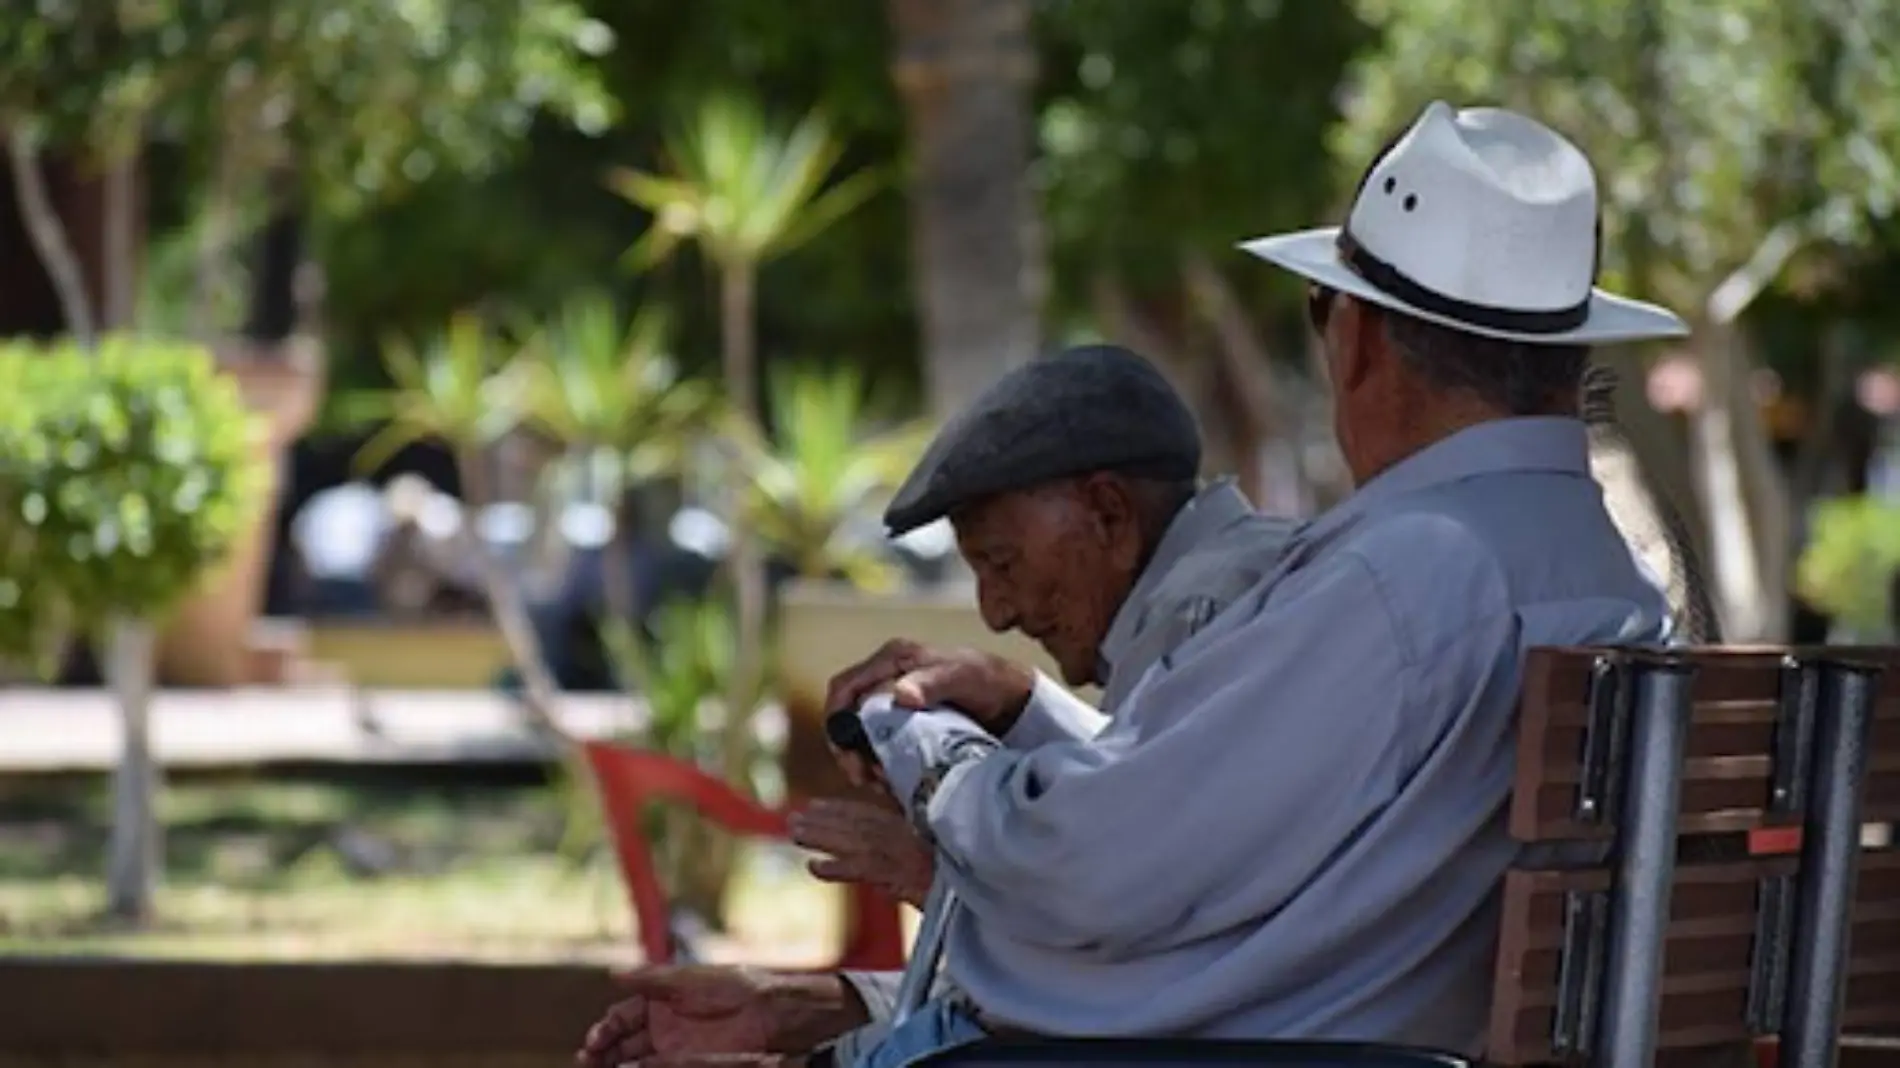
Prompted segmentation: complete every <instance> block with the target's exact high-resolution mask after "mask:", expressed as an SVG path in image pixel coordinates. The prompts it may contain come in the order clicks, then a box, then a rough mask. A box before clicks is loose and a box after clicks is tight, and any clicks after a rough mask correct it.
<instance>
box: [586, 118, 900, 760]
mask: <svg viewBox="0 0 1900 1068" xmlns="http://www.w3.org/2000/svg"><path fill="white" fill-rule="evenodd" d="M663 154H664V157H665V163H666V166H667V168H668V172H667V173H664V174H659V173H651V172H647V171H640V170H635V169H631V168H623V169H619V170H616V171H614V172H612V173H611V174H610V175H609V176H608V185H609V187H610V188H612V189H613V190H614V191H615V192H617V193H619V194H620V195H621V196H623V197H625V198H626V199H628V200H629V201H632V202H633V203H634V204H636V205H638V206H640V207H641V208H644V209H645V210H646V211H648V212H650V213H651V214H652V216H653V224H652V226H651V227H649V228H648V230H647V232H646V234H645V235H644V236H643V237H642V238H641V239H640V240H639V241H638V242H636V243H635V244H634V245H633V246H632V247H631V248H630V249H629V250H628V253H627V256H628V260H629V261H630V262H631V263H632V264H633V265H634V266H636V267H650V266H653V265H655V264H658V263H660V262H662V261H664V260H666V259H668V258H669V257H671V256H672V255H673V254H674V252H676V251H677V250H678V249H679V247H680V246H681V245H682V244H685V243H688V242H692V243H696V244H697V245H698V246H699V247H700V250H701V251H702V252H703V253H704V254H705V256H706V258H707V259H708V260H710V261H711V263H712V265H713V267H714V269H715V270H716V271H717V273H718V276H719V337H720V342H719V344H720V358H721V365H722V370H723V372H724V377H725V388H726V395H727V397H728V399H729V401H730V404H731V407H732V408H733V409H734V411H735V412H736V413H737V415H738V416H739V417H740V418H742V419H746V420H751V421H753V422H757V421H758V419H759V414H760V413H759V405H758V396H757V390H756V388H755V380H756V377H757V366H758V352H757V341H756V335H755V323H754V318H755V309H754V305H755V302H756V293H755V290H756V288H757V278H758V271H759V267H760V265H761V264H763V263H765V262H767V261H769V260H771V259H774V258H776V257H778V256H782V255H784V254H786V253H788V252H791V251H792V250H794V249H796V248H798V247H799V246H801V245H803V244H805V243H806V242H808V241H810V240H811V239H812V238H813V237H816V236H817V235H818V234H820V233H822V232H823V231H824V230H825V229H826V228H828V227H829V226H831V225H832V224H833V223H835V222H837V221H838V220H839V219H841V218H843V217H844V216H846V215H847V214H849V213H850V212H851V211H852V210H854V209H855V208H857V207H858V206H859V205H860V204H863V203H864V202H865V201H866V200H868V199H870V197H871V196H872V194H873V193H875V192H876V191H877V190H878V188H879V187H880V186H881V185H882V184H883V181H884V175H882V174H881V173H879V172H875V171H870V170H862V171H858V172H856V173H853V174H851V175H849V176H848V177H845V178H843V179H841V180H838V181H835V182H834V181H833V172H834V170H835V169H836V168H837V165H838V163H839V161H840V159H841V158H842V156H843V154H844V146H843V143H842V142H841V141H840V140H839V139H838V137H837V136H836V135H835V134H834V133H833V131H832V129H831V127H830V125H829V123H828V122H827V121H826V120H825V118H824V117H823V116H822V114H820V113H818V112H812V113H809V114H807V115H806V116H805V117H804V118H802V119H800V120H798V121H797V122H795V123H793V124H792V125H790V126H789V127H784V126H780V125H778V124H776V123H774V122H772V121H770V120H768V119H767V118H766V116H765V114H764V112H763V110H762V109H761V108H760V106H759V104H758V103H757V101H756V100H753V99H752V98H750V97H745V96H737V95H716V96H713V97H709V98H708V99H707V100H706V101H705V102H704V103H703V104H702V105H701V106H700V107H699V108H698V109H697V110H696V111H695V112H694V113H693V115H692V116H691V118H690V119H689V120H688V121H687V122H686V123H685V124H683V125H681V126H678V127H676V128H675V129H674V130H673V131H672V132H671V133H670V134H669V135H668V136H667V137H666V139H665V143H664V145H663ZM730 493H731V496H732V498H733V501H732V508H731V512H732V514H733V516H734V517H735V520H736V517H737V514H738V513H739V512H740V511H742V510H743V500H742V499H743V497H744V495H745V491H744V488H743V487H742V486H734V487H731V490H730ZM727 568H728V573H729V575H730V576H731V580H732V587H733V604H734V612H735V641H736V646H737V648H736V651H737V655H736V657H735V658H734V662H733V664H732V669H731V673H730V674H731V677H730V678H729V679H728V680H727V686H726V704H727V709H728V714H727V717H726V728H725V730H726V737H725V743H724V745H723V747H722V748H723V749H724V751H725V752H726V753H727V754H728V759H727V761H726V767H725V769H724V770H725V773H726V774H727V775H728V776H734V777H736V776H738V775H740V774H741V773H742V772H743V769H744V767H745V765H746V764H747V761H746V760H745V759H743V758H740V757H739V756H738V755H737V754H739V753H740V752H741V751H742V750H743V749H744V748H745V747H747V746H749V744H750V740H751V724H750V721H751V714H750V713H751V711H752V709H753V708H754V707H755V706H756V704H757V702H758V697H759V692H760V683H761V681H762V679H763V674H764V665H765V613H766V603H765V602H766V589H765V569H764V566H763V560H762V559H761V556H760V553H759V547H758V544H757V539H756V538H755V537H754V536H753V534H752V532H751V531H750V530H748V529H747V525H746V524H745V523H744V522H742V521H735V522H733V523H732V541H731V546H730V549H729V550H728V556H727Z"/></svg>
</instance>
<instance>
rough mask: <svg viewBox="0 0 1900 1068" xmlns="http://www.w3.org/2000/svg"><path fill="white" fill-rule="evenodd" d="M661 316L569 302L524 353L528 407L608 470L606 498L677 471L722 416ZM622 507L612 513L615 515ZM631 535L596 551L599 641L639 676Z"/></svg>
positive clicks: (619, 532) (548, 429)
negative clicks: (671, 347) (688, 372)
mask: <svg viewBox="0 0 1900 1068" xmlns="http://www.w3.org/2000/svg"><path fill="white" fill-rule="evenodd" d="M666 333H667V322H666V316H665V314H664V313H662V312H661V311H659V310H658V309H654V308H646V309H642V310H641V311H640V312H638V313H637V314H635V315H634V316H633V319H632V321H631V322H630V323H628V324H627V325H625V326H623V325H622V324H621V321H620V317H619V315H618V314H617V313H616V312H615V310H614V307H613V304H612V302H611V301H610V300H608V299H607V298H606V297H605V296H604V295H602V294H586V295H583V296H580V297H577V298H575V299H573V300H572V301H570V302H569V303H568V304H567V305H565V306H564V307H563V308H562V309H561V311H560V313H559V314H558V315H556V317H555V318H554V321H553V322H552V323H551V324H550V325H548V326H547V327H546V328H544V329H542V330H540V331H538V332H537V333H535V334H534V335H533V337H532V340H531V341H530V342H529V345H528V349H527V352H526V365H525V366H526V374H525V382H526V386H527V404H526V411H527V415H528V418H529V420H530V421H531V422H533V423H534V424H535V425H537V426H538V427H539V428H540V429H541V430H543V431H544V432H545V433H547V434H548V435H549V436H551V437H553V438H554V439H555V440H557V441H559V442H560V443H561V444H562V445H564V446H566V448H567V449H568V450H569V452H570V453H571V454H574V455H575V456H576V457H577V458H580V459H582V460H583V461H584V462H586V463H587V464H588V465H589V470H591V471H593V472H595V473H596V474H601V473H604V474H605V476H606V479H607V483H608V484H607V486H606V487H605V491H606V496H607V498H608V499H609V500H611V501H614V502H616V503H617V502H618V501H620V499H621V498H622V497H623V496H624V495H625V494H626V493H627V492H629V491H630V490H632V489H633V488H635V487H637V486H639V485H641V484H643V483H646V482H651V481H653V480H656V479H662V478H669V477H672V476H674V475H676V474H678V473H679V472H680V470H681V468H682V467H683V466H684V464H685V461H686V456H687V453H688V452H689V451H690V449H691V447H692V445H693V444H694V442H695V441H697V440H698V438H699V436H700V435H701V434H702V433H703V432H705V431H708V430H709V429H711V427H712V426H713V425H714V423H715V422H716V420H717V418H718V412H719V408H720V403H719V396H718V393H717V391H716V390H714V389H713V388H712V386H711V385H710V384H708V383H705V382H700V381H694V380H692V379H689V378H686V377H684V376H683V375H682V374H681V372H680V368H679V365H678V363H677V362H676V361H675V360H674V359H673V357H672V355H671V353H670V352H669V351H668V349H667V346H666ZM617 511H618V510H617V509H616V512H617ZM631 533H632V532H631V531H628V530H625V529H623V526H622V525H621V524H620V523H619V522H617V521H616V523H615V525H614V532H613V538H612V540H611V541H610V542H609V544H608V546H607V548H606V551H605V552H604V553H603V554H602V557H601V560H602V565H601V569H602V574H603V577H604V579H605V583H604V585H605V590H604V594H605V600H606V605H607V613H606V614H607V619H606V621H605V623H604V625H603V627H602V640H603V643H604V644H606V645H607V646H608V648H609V651H610V652H611V653H612V654H613V656H612V658H613V659H614V660H615V661H616V662H617V663H618V664H619V665H620V666H621V667H622V669H623V674H629V673H630V674H631V675H632V676H633V677H635V678H637V677H639V676H641V675H643V674H644V670H643V668H642V666H641V658H640V652H641V650H640V648H639V643H638V642H637V641H635V640H634V637H633V634H634V632H633V630H632V629H631V628H632V627H633V626H634V625H637V622H638V620H639V619H640V618H641V615H642V606H641V605H640V604H639V603H638V601H637V592H636V590H635V589H634V583H633V580H632V576H631V575H630V574H629V573H628V570H627V562H628V561H627V553H628V548H629V545H628V539H629V537H630V536H631Z"/></svg>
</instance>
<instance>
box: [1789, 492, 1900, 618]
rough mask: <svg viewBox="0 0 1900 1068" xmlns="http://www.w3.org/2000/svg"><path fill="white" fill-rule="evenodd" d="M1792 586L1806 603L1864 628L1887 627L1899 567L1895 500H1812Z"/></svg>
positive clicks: (1899, 536)
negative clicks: (1896, 572)
mask: <svg viewBox="0 0 1900 1068" xmlns="http://www.w3.org/2000/svg"><path fill="white" fill-rule="evenodd" d="M1811 515H1812V521H1811V525H1810V527H1809V534H1808V546H1807V549H1806V550H1805V551H1804V552H1803V553H1802V554H1801V560H1800V564H1799V566H1798V567H1797V568H1796V574H1795V586H1796V590H1797V591H1798V592H1799V593H1800V594H1801V597H1802V598H1803V599H1804V600H1806V601H1807V602H1808V603H1809V604H1810V605H1813V606H1814V607H1815V608H1817V609H1820V610H1821V611H1823V612H1826V613H1827V614H1829V615H1831V616H1834V617H1835V618H1837V619H1838V620H1839V621H1840V622H1842V623H1845V624H1847V625H1848V626H1850V627H1853V628H1854V629H1855V630H1858V631H1861V632H1863V633H1868V632H1878V631H1882V630H1885V629H1887V627H1888V625H1889V620H1890V619H1891V616H1890V615H1889V612H1890V608H1891V606H1890V604H1889V600H1890V598H1891V588H1892V579H1893V575H1894V572H1895V570H1896V569H1900V505H1894V504H1890V503H1888V502H1886V501H1879V500H1875V499H1873V498H1871V497H1837V498H1834V499H1833V500H1827V501H1822V502H1820V503H1819V504H1817V505H1815V507H1814V510H1813V512H1812V513H1811Z"/></svg>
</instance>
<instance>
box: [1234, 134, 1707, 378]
mask: <svg viewBox="0 0 1900 1068" xmlns="http://www.w3.org/2000/svg"><path fill="white" fill-rule="evenodd" d="M1598 236H1599V235H1598V227H1597V183H1596V175H1595V173H1594V172H1593V171H1592V170H1591V167H1590V161H1589V159H1588V158H1586V157H1585V156H1584V154H1583V152H1582V151H1581V150H1580V149H1578V148H1577V146H1576V145H1573V144H1571V143H1570V142H1569V141H1568V140H1566V139H1565V138H1564V137H1563V135H1561V134H1559V133H1557V132H1556V131H1555V130H1552V129H1551V128H1549V127H1548V126H1545V125H1544V124H1543V123H1540V122H1538V121H1536V120H1535V119H1530V118H1527V117H1525V116H1523V115H1519V114H1517V113H1516V112H1512V111H1505V110H1503V109H1501V108H1467V109H1465V110H1463V111H1454V110H1452V108H1451V106H1450V105H1448V104H1445V103H1443V102H1442V101H1435V102H1433V103H1432V104H1431V106H1429V107H1427V108H1426V109H1425V113H1424V114H1423V115H1421V116H1419V119H1418V121H1417V122H1416V123H1414V124H1413V125H1412V128H1411V129H1410V130H1407V131H1406V133H1405V136H1403V137H1401V138H1400V139H1399V140H1398V141H1397V142H1395V143H1394V144H1393V146H1392V148H1391V150H1390V151H1389V152H1387V153H1386V154H1385V156H1384V157H1382V158H1381V159H1379V160H1378V161H1377V162H1376V163H1375V164H1374V165H1373V167H1372V170H1371V171H1370V172H1368V173H1367V175H1366V177H1365V180H1364V183H1363V184H1362V185H1361V186H1360V187H1359V194H1358V197H1357V198H1356V199H1355V200H1354V201H1353V205H1352V211H1351V213H1349V214H1348V216H1347V218H1346V225H1345V226H1344V227H1343V228H1342V227H1337V226H1332V227H1325V228H1322V229H1318V230H1303V231H1300V232H1299V233H1293V234H1281V235H1278V236H1275V237H1263V238H1258V239H1255V240H1252V241H1246V242H1243V243H1242V244H1241V246H1240V247H1241V248H1243V249H1245V250H1247V251H1248V252H1251V253H1252V254H1254V255H1256V256H1258V257H1260V258H1261V259H1263V260H1268V261H1270V262H1273V263H1277V264H1279V265H1280V266H1282V267H1285V268H1286V269H1287V270H1290V271H1292V272H1294V273H1295V274H1299V275H1303V276H1305V277H1306V278H1308V279H1310V280H1312V281H1313V282H1316V283H1318V284H1319V285H1322V286H1325V287H1327V288H1329V289H1334V290H1338V291H1340V292H1342V293H1349V294H1351V295H1352V296H1353V297H1355V298H1357V299H1359V300H1364V301H1369V302H1371V303H1373V304H1377V305H1380V306H1382V307H1386V308H1392V309H1394V310H1397V311H1401V312H1404V313H1405V314H1407V315H1411V316H1415V317H1417V318H1420V319H1424V320H1427V321H1430V322H1434V323H1439V324H1441V325H1443V326H1449V327H1452V328H1454V329H1457V330H1462V331H1465V332H1467V333H1472V334H1480V335H1483V336H1485V337H1495V338H1506V339H1510V340H1515V341H1528V342H1536V343H1541V344H1548V345H1577V344H1595V343H1600V342H1613V341H1637V340H1642V339H1646V338H1664V337H1681V336H1683V335H1685V334H1687V333H1688V332H1689V328H1688V326H1687V325H1686V324H1684V323H1683V321H1682V320H1681V319H1679V318H1677V317H1676V315H1675V314H1673V313H1672V312H1670V311H1668V310H1667V309H1664V308H1659V307H1657V306H1655V305H1653V304H1645V303H1643V302H1641V301H1636V300H1630V299H1628V298H1625V297H1618V296H1614V295H1612V294H1609V293H1605V292H1603V291H1602V290H1600V289H1597V288H1595V282H1596V273H1597V242H1598Z"/></svg>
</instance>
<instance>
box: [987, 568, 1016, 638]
mask: <svg viewBox="0 0 1900 1068" xmlns="http://www.w3.org/2000/svg"><path fill="white" fill-rule="evenodd" d="M976 606H977V610H978V611H980V612H982V613H983V625H984V626H986V627H988V628H990V629H991V630H993V631H995V632H996V633H998V634H1001V633H1003V632H1004V631H1006V630H1009V629H1010V628H1012V627H1014V626H1015V625H1016V624H1017V622H1019V617H1018V614H1017V612H1016V607H1015V605H1013V604H1011V603H1010V599H1009V597H1007V596H1005V595H1004V593H1003V591H1001V590H997V589H994V588H992V587H991V586H990V585H989V584H988V583H986V582H983V581H981V580H978V582H977V584H976Z"/></svg>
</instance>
